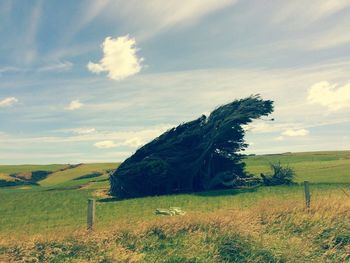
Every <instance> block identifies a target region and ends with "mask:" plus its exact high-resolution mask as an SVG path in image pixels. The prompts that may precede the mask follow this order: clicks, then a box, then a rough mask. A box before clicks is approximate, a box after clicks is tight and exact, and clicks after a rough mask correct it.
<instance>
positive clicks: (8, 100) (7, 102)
mask: <svg viewBox="0 0 350 263" xmlns="http://www.w3.org/2000/svg"><path fill="white" fill-rule="evenodd" d="M16 102H18V99H16V98H15V97H8V98H5V99H3V100H0V107H10V106H12V105H13V104H15V103H16Z"/></svg>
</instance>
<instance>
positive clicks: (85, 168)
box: [39, 163, 117, 187]
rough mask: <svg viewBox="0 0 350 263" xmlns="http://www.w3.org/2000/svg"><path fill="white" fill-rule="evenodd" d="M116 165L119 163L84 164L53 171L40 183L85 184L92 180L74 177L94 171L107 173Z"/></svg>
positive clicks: (50, 184)
mask: <svg viewBox="0 0 350 263" xmlns="http://www.w3.org/2000/svg"><path fill="white" fill-rule="evenodd" d="M116 167H117V164H115V163H96V164H82V165H80V166H78V167H76V168H73V169H67V170H64V171H60V172H56V173H53V174H51V175H50V176H48V177H47V178H46V179H44V180H42V181H40V182H39V184H40V185H41V186H44V187H50V186H55V185H64V186H73V185H78V184H83V183H86V182H88V181H90V180H84V179H82V180H81V181H80V180H79V182H77V180H74V179H76V178H78V177H81V176H84V175H88V174H91V173H94V172H100V173H106V170H108V169H115V168H116Z"/></svg>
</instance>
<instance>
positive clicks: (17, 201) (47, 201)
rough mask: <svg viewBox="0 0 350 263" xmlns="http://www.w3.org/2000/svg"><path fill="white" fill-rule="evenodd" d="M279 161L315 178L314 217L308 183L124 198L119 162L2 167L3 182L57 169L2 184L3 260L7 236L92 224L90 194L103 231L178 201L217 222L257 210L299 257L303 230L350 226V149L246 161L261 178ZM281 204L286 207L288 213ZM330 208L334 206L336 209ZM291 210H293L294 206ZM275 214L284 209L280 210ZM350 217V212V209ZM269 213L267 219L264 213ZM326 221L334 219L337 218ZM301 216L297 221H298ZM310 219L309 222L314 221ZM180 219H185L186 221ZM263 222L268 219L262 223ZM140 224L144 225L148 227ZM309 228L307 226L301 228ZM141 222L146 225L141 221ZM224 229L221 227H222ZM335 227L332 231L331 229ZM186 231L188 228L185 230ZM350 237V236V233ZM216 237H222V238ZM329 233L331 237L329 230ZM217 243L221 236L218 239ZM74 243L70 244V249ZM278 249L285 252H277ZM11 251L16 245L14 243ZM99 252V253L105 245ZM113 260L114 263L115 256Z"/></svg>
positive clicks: (51, 233) (301, 176)
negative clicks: (118, 183)
mask: <svg viewBox="0 0 350 263" xmlns="http://www.w3.org/2000/svg"><path fill="white" fill-rule="evenodd" d="M277 161H281V163H282V164H288V165H290V166H291V167H293V168H294V169H295V171H296V175H297V178H296V179H297V182H302V181H304V180H308V181H310V182H311V183H312V184H311V193H312V207H313V208H314V209H315V210H314V211H315V213H316V214H315V215H314V214H312V215H311V214H310V215H307V214H304V212H303V211H304V210H303V207H304V196H303V187H302V185H295V186H278V187H258V188H242V189H233V190H226V191H211V192H203V193H193V194H179V195H171V196H159V197H146V198H137V199H129V200H123V201H117V200H113V199H111V198H110V197H109V196H108V195H107V194H108V187H109V181H108V176H109V173H110V172H111V171H113V170H114V169H115V168H116V167H117V166H118V164H117V163H105V164H103V163H99V164H81V165H78V166H71V165H45V166H39V165H23V166H12V165H11V166H8V165H2V166H0V181H1V180H3V181H11V180H14V177H11V176H10V175H11V174H17V173H28V172H35V171H50V172H51V173H50V174H49V175H48V176H47V177H46V178H44V179H43V180H38V181H37V182H36V183H35V184H28V185H18V186H14V187H0V215H1V216H0V262H1V259H2V258H1V249H3V250H4V249H5V248H2V246H1V242H5V243H8V242H7V241H8V240H9V239H8V238H9V237H11V238H12V239H14V241H15V242H18V241H20V240H22V239H23V238H24V239H26V238H30V237H34V236H35V235H45V237H50V238H52V239H54V240H55V239H56V238H57V236H62V237H64V236H69V235H71V234H72V233H73V232H74V231H81V230H84V229H85V227H86V213H87V199H88V198H91V197H94V198H95V199H97V206H96V225H95V227H96V231H104V230H107V229H109V228H113V229H114V228H116V227H118V226H123V227H126V228H127V229H134V228H135V227H136V226H137V225H140V224H141V225H144V224H153V223H152V222H158V221H159V220H160V218H159V216H156V215H155V214H154V211H155V209H157V208H169V207H172V206H176V207H181V208H182V209H183V210H184V211H186V213H187V214H186V216H185V217H184V220H191V222H195V221H196V220H206V218H210V217H213V219H211V221H215V220H218V218H217V217H216V216H217V215H219V214H222V216H223V218H226V217H230V216H233V218H232V220H233V222H236V218H237V217H238V218H240V219H239V220H243V221H242V222H244V221H245V220H246V221H247V220H248V221H249V220H253V219H252V218H254V216H255V217H256V218H255V219H254V220H255V221H254V220H253V221H249V222H250V223H249V224H253V225H254V224H257V226H258V225H259V227H262V226H263V227H265V225H264V224H266V227H267V226H268V227H269V228H268V229H265V230H264V231H266V233H268V234H266V235H268V236H271V237H270V238H271V240H274V241H273V242H272V241H271V242H272V243H273V245H272V246H276V247H275V248H273V247H272V248H271V245H270V243H271V242H270V243H268V244H269V245H268V251H270V252H271V251H272V252H273V253H274V255H282V254H283V255H284V256H285V257H286V258H288V257H290V258H291V259H295V258H297V257H298V254H297V253H295V254H293V255H287V254H288V253H289V251H290V249H288V247H289V246H294V247H295V249H298V248H297V247H298V246H299V245H300V247H299V249H300V248H301V247H302V244H303V243H304V242H307V241H306V240H308V239H307V238H306V239H304V237H303V236H299V234H298V232H295V231H306V232H305V233H307V235H315V238H316V239H315V240H317V233H316V232H315V231H317V229H323V230H324V231H333V230H331V229H339V227H341V226H343V225H346V224H348V225H350V218H349V217H347V216H345V215H346V213H345V214H344V212H343V210H344V209H345V208H342V209H340V207H341V206H342V205H344V206H345V207H347V206H346V205H347V204H350V202H349V200H350V199H349V198H350V151H344V152H314V153H293V154H291V153H286V154H280V155H261V156H249V157H247V159H246V160H245V162H246V164H247V171H248V172H250V173H253V174H255V175H256V176H259V174H260V173H269V172H270V170H269V163H271V162H277ZM331 203H332V205H331ZM271 204H274V206H275V205H277V206H278V207H280V208H276V209H277V210H274V208H273V206H272V207H270V206H271ZM327 205H331V206H332V208H327V207H324V208H322V209H324V211H323V210H322V211H323V212H322V214H318V215H317V213H318V212H317V211H318V210H317V209H321V208H316V207H323V206H327ZM278 209H282V210H281V211H280V210H278ZM295 209H297V210H295ZM330 209H334V211H333V210H332V211H331V210H330ZM339 209H340V210H339ZM287 210H288V211H289V212H286V211H287ZM230 211H232V212H230ZM264 211H265V212H264ZM278 211H280V212H278ZM296 211H298V212H296ZM294 212H295V213H297V215H296V217H295V218H293V219H292V218H290V216H289V214H288V213H294ZM232 213H233V214H232ZM245 213H248V214H250V216H249V219H248V218H247V219H244V216H245ZM254 213H259V214H254ZM275 213H277V214H276V215H275ZM285 213H287V214H285ZM272 214H273V215H274V216H276V218H277V219H273V218H272V217H271V215H272ZM332 214H333V215H334V216H336V215H337V217H336V218H339V222H338V221H336V220H335V219H332V218H333V217H332V218H331V215H332ZM347 215H349V213H348V214H347ZM241 217H243V218H241ZM265 217H266V219H264V218H265ZM326 219H327V220H329V222H328V221H327V220H326ZM179 220H180V219H179ZM220 220H221V219H219V221H220ZM264 220H267V221H266V222H267V223H263V222H264ZM269 220H270V221H269ZM276 220H277V221H276ZM293 220H295V222H294V221H293ZM305 220H307V222H306V221H305ZM344 220H345V221H344ZM180 221H181V220H180ZM248 221H247V222H248ZM260 221H261V222H262V223H261V222H260ZM304 221H305V222H304ZM208 222H209V221H208ZM208 222H207V223H208ZM259 222H260V223H259ZM276 222H281V224H283V225H280V226H279V228H276V229H274V227H275V225H274V224H275V223H276ZM282 222H283V223H282ZM327 222H328V223H327ZM347 222H348V223H347ZM207 223H205V224H207ZM156 224H158V223H156ZM162 224H163V223H162ZM176 224H180V222H178V223H176ZM189 224H190V223H189ZM260 224H263V225H262V226H260ZM276 224H277V223H276ZM290 224H293V225H290ZM318 224H319V225H318ZM140 227H141V229H142V226H140ZM162 227H163V225H161V226H159V228H162ZM176 227H177V226H174V228H176ZM207 227H208V229H210V227H211V226H210V223H209V225H208V226H206V227H205V228H203V229H202V230H201V231H203V233H202V234H203V235H210V234H209V233H207V232H206V231H207V230H206V229H207ZM218 227H219V226H218ZM280 227H285V228H286V229H288V228H291V229H292V230H291V231H292V232H290V233H289V232H288V233H285V232H283V231H286V230H283V231H282V230H281V229H280ZM301 227H303V228H305V229H304V230H300V228H301ZM136 228H137V229H138V227H136ZM219 228H220V229H221V226H220V227H219ZM328 228H329V229H330V230H327V229H328ZM157 229H158V228H157ZM215 229H216V228H215ZM311 229H312V230H311ZM323 230H322V231H323ZM152 231H153V230H152ZM154 231H160V230H154ZM162 231H163V230H162ZM230 231H231V230H230ZM251 231H253V232H252V233H250V234H249V235H255V234H254V233H255V232H254V231H262V230H259V229H255V230H254V229H252V230H251ZM276 231H277V232H276ZM281 231H282V232H281ZM310 231H311V232H310ZM312 231H313V232H312ZM346 231H347V230H346ZM346 231H345V232H344V233H345V238H349V240H350V232H349V231H350V230H349V231H348V232H346ZM108 232H109V231H108ZM333 232H334V231H333ZM333 232H332V233H333ZM101 233H102V232H101ZM147 233H148V232H144V233H143V234H142V235H144V237H147V236H148V234H147ZM152 233H153V232H152ZM179 233H182V232H181V231H180V232H179ZM337 233H338V232H337ZM342 233H343V232H342ZM118 235H120V234H118ZM179 235H180V234H179ZM284 235H286V236H287V237H288V240H284V241H283V236H284ZM334 235H336V232H334ZM342 235H343V234H342ZM347 235H349V237H348V236H347ZM268 236H266V238H268ZM85 238H86V237H84V239H85ZM125 238H126V237H125ZM149 238H150V239H146V240H144V242H151V241H152V240H153V239H154V237H153V236H152V235H151V236H150V237H149ZM173 238H174V240H173V241H171V242H185V241H186V240H187V239H186V238H187V237H186V238H185V239H182V237H181V235H180V236H176V237H175V236H174V237H173ZM192 238H194V237H192ZM192 238H191V240H192ZM216 238H219V236H217V237H216ZM324 238H325V240H326V239H327V236H325V237H324ZM280 239H281V240H280ZM127 240H128V241H127V242H132V241H131V240H132V238H130V241H129V238H127ZM199 240H201V239H199ZM289 240H298V241H297V242H301V243H300V244H294V243H288V242H289ZM327 240H328V239H327ZM346 240H347V239H346ZM54 242H56V241H54ZM94 242H95V241H94ZM113 242H115V241H113ZM118 242H119V241H118ZM123 242H124V241H123ZM125 242H126V241H125ZM152 242H156V243H152V246H157V244H158V243H159V242H160V241H155V240H153V241H152ZM186 242H187V241H186ZM198 242H199V241H198ZM215 242H219V241H218V240H216V241H215ZM259 242H260V241H259ZM264 242H265V241H264ZM264 242H263V243H264ZM295 242H296V241H295ZM315 242H316V241H315ZM317 242H318V241H317ZM346 242H348V241H346ZM219 243H220V242H219ZM272 243H271V244H272ZM55 244H57V243H55ZM139 245H141V247H140V248H139V249H140V251H144V250H143V249H144V248H143V246H142V244H139ZM139 245H138V246H139ZM164 245H166V246H168V245H169V244H168V243H166V244H164ZM122 246H124V245H122ZM128 246H129V245H128ZM128 246H127V247H128ZM201 246H204V247H203V251H202V250H201V251H202V252H203V253H205V251H206V249H205V245H204V243H201ZM313 246H314V243H312V246H311V247H310V248H309V249H310V251H311V252H310V253H311V254H309V256H307V255H306V254H305V255H306V256H305V261H302V260H303V257H301V259H300V260H299V262H312V257H310V255H313V256H315V257H316V258H317V259H318V256H320V255H321V254H322V253H323V252H322V253H321V252H319V251H318V250H317V248H316V247H313ZM33 249H34V248H33ZM35 249H36V248H35ZM67 249H68V250H69V249H70V248H67ZM123 249H124V248H123ZM127 249H128V248H127ZM154 249H155V252H156V253H170V252H166V251H165V252H164V251H163V252H161V250H159V249H160V248H154ZM168 249H170V250H169V251H173V250H172V249H174V248H171V247H169V248H168ZM271 249H272V250H271ZM274 249H277V250H276V251H275V250H274ZM10 251H15V250H13V249H12V250H10ZM28 251H29V252H28V253H33V251H32V250H31V249H30V250H28ZM145 251H146V252H142V253H143V254H144V255H149V254H148V253H150V252H149V251H150V250H145ZM213 251H214V250H213ZM215 251H216V250H215ZM315 251H316V252H315ZM317 251H318V252H317ZM202 252H200V253H202ZM270 252H269V253H270ZM272 252H271V253H272ZM338 252H339V251H338ZM338 252H337V253H338ZM11 253H12V252H11ZM38 253H39V252H38ZM94 253H98V251H95V252H94ZM120 253H122V252H120V251H119V252H118V253H117V254H118V255H120ZM130 253H131V252H130ZM171 253H173V252H171ZM179 253H180V252H179ZM181 253H182V252H181ZM198 253H199V252H198ZM215 253H216V252H213V255H211V256H210V257H209V256H208V257H207V256H203V255H204V254H203V255H202V256H203V257H204V258H207V259H206V260H204V261H203V262H212V260H213V258H215V257H216V256H215V255H216V254H215ZM249 253H250V252H249ZM252 253H253V252H252ZM259 253H260V252H259ZM264 253H265V252H264ZM305 253H306V252H305ZM307 253H309V252H307ZM312 253H314V254H312ZM317 253H321V254H317ZM327 253H328V252H327ZM339 253H340V254H339ZM339 253H338V254H336V256H337V258H338V259H339V258H342V257H343V255H346V252H344V250H341V252H339ZM344 253H345V254H344ZM155 255H156V254H155ZM190 255H191V254H186V255H184V257H186V258H187V257H190ZM164 256H165V255H164ZM19 257H20V256H19ZM73 257H75V256H73ZM278 257H279V256H278ZM306 259H308V260H311V261H308V260H306ZM153 260H154V258H153V256H152V257H151V259H150V260H149V261H145V262H156V261H153ZM316 261H317V260H316ZM84 262H85V261H84ZM94 262H95V261H94ZM96 262H97V261H96ZM106 262H109V261H106ZM111 262H113V260H112V261H111ZM142 262H144V261H142ZM171 262H172V261H171ZM174 262H182V261H174ZM184 262H186V261H184ZM188 262H197V261H188ZM198 262H202V261H198ZM223 262H224V261H223ZM254 262H255V261H254ZM272 262H279V261H272ZM331 262H332V261H331Z"/></svg>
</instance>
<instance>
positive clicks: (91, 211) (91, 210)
mask: <svg viewBox="0 0 350 263" xmlns="http://www.w3.org/2000/svg"><path fill="white" fill-rule="evenodd" d="M95 207H96V201H95V199H92V198H90V199H88V211H87V229H88V230H93V227H94V222H95Z"/></svg>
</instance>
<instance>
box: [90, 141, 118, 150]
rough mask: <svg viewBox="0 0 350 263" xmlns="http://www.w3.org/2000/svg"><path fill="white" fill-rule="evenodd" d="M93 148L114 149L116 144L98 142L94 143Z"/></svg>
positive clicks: (112, 142)
mask: <svg viewBox="0 0 350 263" xmlns="http://www.w3.org/2000/svg"><path fill="white" fill-rule="evenodd" d="M94 145H95V147H97V148H100V149H109V148H115V147H117V146H118V144H117V143H115V142H114V141H100V142H96V143H95V144H94Z"/></svg>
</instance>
